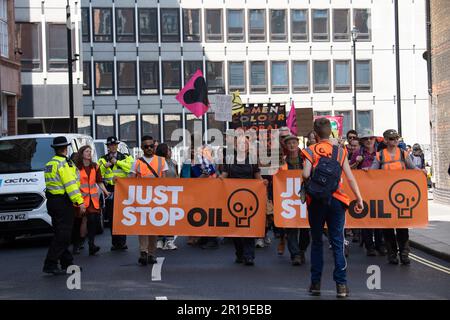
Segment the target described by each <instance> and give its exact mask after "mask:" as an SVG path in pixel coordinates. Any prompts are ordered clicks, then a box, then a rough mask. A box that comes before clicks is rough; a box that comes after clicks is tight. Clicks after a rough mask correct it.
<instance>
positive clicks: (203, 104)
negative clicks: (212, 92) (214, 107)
mask: <svg viewBox="0 0 450 320" xmlns="http://www.w3.org/2000/svg"><path fill="white" fill-rule="evenodd" d="M176 99H177V100H178V101H179V102H180V103H181V104H182V105H183V106H185V107H186V108H187V109H188V110H189V111H191V112H192V113H193V114H194V115H195V116H196V117H197V118H200V117H201V116H202V115H203V114H205V113H206V112H207V111H208V109H209V101H208V88H207V87H206V82H205V78H204V77H203V73H202V71H201V70H197V71H196V72H195V73H194V75H193V76H192V78H191V79H190V80H189V81H188V83H187V84H186V85H185V86H184V88H183V89H181V91H180V92H178V94H177V96H176Z"/></svg>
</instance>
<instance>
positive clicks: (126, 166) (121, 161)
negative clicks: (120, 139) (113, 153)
mask: <svg viewBox="0 0 450 320" xmlns="http://www.w3.org/2000/svg"><path fill="white" fill-rule="evenodd" d="M107 157H108V155H104V156H103V157H101V158H100V160H99V161H98V165H99V166H100V172H101V174H102V177H103V180H104V183H105V184H106V185H108V184H109V185H112V186H113V185H114V178H126V177H128V176H129V174H130V172H131V168H132V166H133V162H134V159H133V157H132V156H130V155H124V154H123V153H120V152H117V162H116V164H115V165H114V166H111V167H109V168H106V167H105V164H106V163H107V162H108V159H107Z"/></svg>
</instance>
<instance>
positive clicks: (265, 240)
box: [264, 235, 272, 245]
mask: <svg viewBox="0 0 450 320" xmlns="http://www.w3.org/2000/svg"><path fill="white" fill-rule="evenodd" d="M264 243H265V244H266V245H269V244H271V243H272V238H270V237H269V235H266V236H265V238H264Z"/></svg>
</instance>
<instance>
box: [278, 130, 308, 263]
mask: <svg viewBox="0 0 450 320" xmlns="http://www.w3.org/2000/svg"><path fill="white" fill-rule="evenodd" d="M284 143H285V145H286V148H287V150H288V154H287V156H286V163H287V167H288V170H302V169H303V157H302V152H301V150H300V148H299V141H298V138H297V137H296V136H288V137H286V138H285V139H284ZM284 230H285V233H286V237H287V246H288V250H289V252H290V254H291V262H292V265H294V266H299V265H302V264H304V263H305V260H306V259H305V251H306V250H307V249H308V246H309V242H310V237H309V229H308V228H285V229H284Z"/></svg>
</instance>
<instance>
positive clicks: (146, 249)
mask: <svg viewBox="0 0 450 320" xmlns="http://www.w3.org/2000/svg"><path fill="white" fill-rule="evenodd" d="M141 149H142V151H143V152H144V156H143V157H141V158H139V159H137V160H136V161H135V162H134V164H133V172H135V176H136V177H137V178H153V179H155V178H165V177H166V174H167V171H168V170H169V168H168V165H167V162H166V159H165V158H163V157H159V156H157V155H155V142H154V140H153V138H152V137H150V136H143V137H142V139H141ZM156 240H157V236H155V235H141V236H139V250H140V256H139V259H138V262H139V263H140V264H141V265H143V266H146V265H147V264H148V263H149V264H155V263H156V262H157V260H156Z"/></svg>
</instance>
